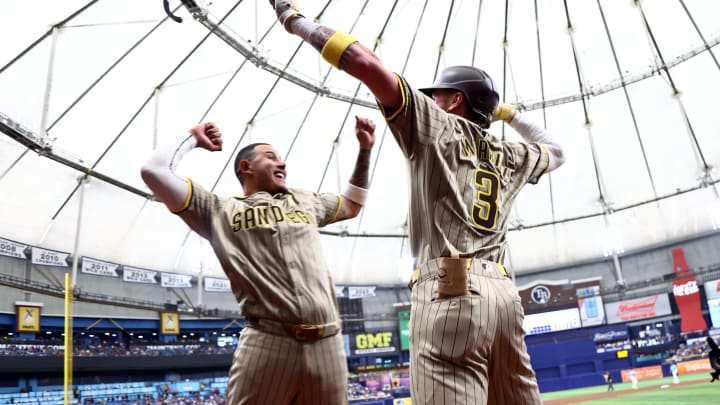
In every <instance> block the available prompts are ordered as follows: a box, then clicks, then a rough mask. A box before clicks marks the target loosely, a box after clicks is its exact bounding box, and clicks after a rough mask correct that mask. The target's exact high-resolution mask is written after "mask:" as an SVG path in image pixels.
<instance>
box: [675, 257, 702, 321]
mask: <svg viewBox="0 0 720 405" xmlns="http://www.w3.org/2000/svg"><path fill="white" fill-rule="evenodd" d="M672 255H673V262H674V270H675V276H676V278H675V280H673V296H674V297H675V303H676V304H677V306H678V310H679V311H680V332H682V333H688V332H695V331H700V330H706V329H707V322H705V318H703V315H702V310H701V308H700V290H699V289H698V285H697V280H695V276H694V275H693V274H692V272H691V271H690V268H689V267H688V265H687V263H686V262H685V253H684V251H683V250H682V248H676V249H673V250H672Z"/></svg>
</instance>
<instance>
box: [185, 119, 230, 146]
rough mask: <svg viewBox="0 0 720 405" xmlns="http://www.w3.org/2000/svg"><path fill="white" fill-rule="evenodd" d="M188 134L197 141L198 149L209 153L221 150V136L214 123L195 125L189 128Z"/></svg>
mask: <svg viewBox="0 0 720 405" xmlns="http://www.w3.org/2000/svg"><path fill="white" fill-rule="evenodd" d="M190 133H191V134H192V135H193V136H194V137H195V139H196V140H197V146H198V147H199V148H203V149H207V150H209V151H211V152H217V151H220V150H222V144H223V140H222V134H221V133H220V129H219V128H218V127H217V126H216V125H215V123H214V122H204V123H202V124H197V125H195V126H194V127H192V128H190Z"/></svg>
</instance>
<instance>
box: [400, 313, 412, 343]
mask: <svg viewBox="0 0 720 405" xmlns="http://www.w3.org/2000/svg"><path fill="white" fill-rule="evenodd" d="M398 328H399V329H400V350H410V311H400V312H398Z"/></svg>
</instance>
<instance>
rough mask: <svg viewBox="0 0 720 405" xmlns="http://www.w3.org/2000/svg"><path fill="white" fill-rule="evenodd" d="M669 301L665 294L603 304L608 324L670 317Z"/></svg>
mask: <svg viewBox="0 0 720 405" xmlns="http://www.w3.org/2000/svg"><path fill="white" fill-rule="evenodd" d="M671 313H672V311H671V309H670V299H669V298H668V295H667V294H658V295H651V296H649V297H643V298H635V299H631V300H624V301H618V302H609V303H607V304H605V314H606V315H607V322H608V323H619V322H629V321H634V320H638V319H645V318H655V317H657V316H665V315H670V314H671Z"/></svg>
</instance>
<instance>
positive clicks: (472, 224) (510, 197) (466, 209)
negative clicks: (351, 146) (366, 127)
mask: <svg viewBox="0 0 720 405" xmlns="http://www.w3.org/2000/svg"><path fill="white" fill-rule="evenodd" d="M399 81H400V85H401V86H402V91H403V105H402V106H401V107H400V108H399V109H398V110H397V111H395V112H394V114H392V115H391V116H388V115H387V112H386V111H384V110H383V113H384V114H385V116H386V119H387V120H388V125H389V127H390V129H391V131H392V133H393V135H394V137H395V139H396V140H397V142H398V144H399V145H400V148H401V149H402V151H403V154H404V155H405V156H406V157H407V159H408V166H409V175H410V210H409V219H408V222H409V239H410V245H411V248H412V253H413V255H414V256H415V258H416V259H417V261H418V263H423V262H425V261H427V260H429V259H433V258H437V257H443V256H452V255H453V254H455V253H456V254H459V255H460V256H463V257H477V258H483V259H487V260H491V261H495V262H502V261H503V259H504V255H505V246H506V243H507V241H506V230H507V219H508V216H509V214H510V209H511V207H512V203H513V201H514V199H515V197H516V196H517V194H518V192H519V191H520V189H521V188H522V186H524V185H525V184H526V183H537V181H538V179H539V177H540V176H541V175H542V174H543V173H544V172H545V170H546V169H547V167H548V163H549V155H548V152H547V150H546V149H545V148H544V147H540V146H539V145H533V146H531V145H528V144H527V143H523V142H508V141H502V140H500V139H498V138H496V137H494V136H492V135H491V134H489V133H488V132H487V131H485V130H483V129H482V128H480V127H479V126H478V125H476V124H474V123H472V122H470V121H468V120H466V119H464V118H461V117H459V116H457V115H454V114H449V113H447V112H445V111H443V110H442V109H441V108H440V107H438V106H437V105H436V104H435V102H434V101H433V100H432V99H431V98H429V97H427V96H425V95H424V94H423V93H421V92H419V91H417V90H415V89H413V88H411V87H410V86H409V85H408V84H407V82H406V81H405V79H403V78H400V80H399Z"/></svg>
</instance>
